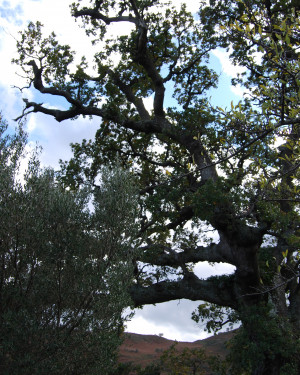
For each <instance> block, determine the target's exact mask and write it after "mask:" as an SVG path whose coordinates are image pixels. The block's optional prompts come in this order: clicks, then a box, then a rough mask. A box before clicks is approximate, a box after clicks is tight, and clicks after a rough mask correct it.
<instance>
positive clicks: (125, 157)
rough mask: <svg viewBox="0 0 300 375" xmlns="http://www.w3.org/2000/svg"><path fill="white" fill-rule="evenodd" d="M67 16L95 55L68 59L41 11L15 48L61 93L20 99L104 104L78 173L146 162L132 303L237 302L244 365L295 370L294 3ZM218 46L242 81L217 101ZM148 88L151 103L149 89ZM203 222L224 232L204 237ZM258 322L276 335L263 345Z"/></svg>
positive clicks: (93, 4) (117, 4) (68, 169)
mask: <svg viewBox="0 0 300 375" xmlns="http://www.w3.org/2000/svg"><path fill="white" fill-rule="evenodd" d="M72 15H73V16H74V17H75V18H76V19H80V20H82V23H83V27H84V28H85V30H86V32H87V34H88V35H89V36H90V37H91V38H92V41H93V43H94V44H95V45H96V46H97V45H98V47H99V49H98V52H97V53H96V55H95V61H94V63H93V67H90V66H89V64H88V61H86V59H85V58H84V57H83V58H82V60H81V63H80V64H79V65H78V66H77V68H74V66H73V65H72V62H73V60H74V53H73V52H72V51H71V49H70V47H69V46H62V45H60V44H59V43H58V42H57V41H56V39H55V35H54V34H52V35H50V36H49V37H48V38H44V37H43V36H42V29H41V25H40V24H39V23H38V24H36V25H33V24H29V27H28V29H27V30H25V31H24V32H23V33H21V39H20V41H19V43H18V50H19V58H18V59H17V60H16V61H15V62H16V63H17V64H19V66H20V67H21V68H22V69H23V71H24V72H23V73H25V74H26V76H27V79H28V84H29V85H33V86H34V88H35V89H36V90H38V91H39V92H40V93H42V94H51V95H54V96H55V97H57V98H63V99H64V100H65V102H64V103H67V104H68V105H67V106H66V107H65V109H53V108H48V107H46V106H44V105H43V104H39V103H36V102H33V101H31V102H30V101H28V100H26V99H24V102H25V108H24V111H23V114H22V115H21V117H23V116H25V115H26V114H29V113H31V112H41V113H44V114H46V115H50V116H53V117H54V118H55V119H56V120H57V121H63V120H66V119H71V118H76V116H79V115H83V116H86V115H88V116H96V117H99V118H100V119H101V124H100V126H99V130H98V132H97V134H96V137H95V140H93V141H84V142H83V143H82V144H81V145H79V144H75V145H73V152H74V157H73V158H72V159H71V160H70V161H69V162H68V163H65V164H63V165H62V179H63V181H64V182H65V183H66V184H68V185H69V186H70V187H71V188H78V187H79V186H80V185H81V184H82V182H83V181H85V180H87V181H90V182H91V183H93V184H96V177H97V175H98V173H99V170H100V169H101V166H102V165H103V164H104V165H105V164H108V165H113V164H114V163H115V162H116V160H117V159H120V160H121V162H122V164H123V166H124V167H126V168H128V169H130V170H131V171H132V173H134V174H135V175H136V176H137V177H138V181H139V187H140V232H141V233H143V234H144V235H146V237H147V244H145V246H143V247H142V248H141V249H140V252H139V256H138V257H137V258H136V261H137V268H136V272H135V274H136V283H135V284H134V285H133V286H132V288H131V294H132V297H133V299H134V301H135V304H136V306H140V305H143V304H151V303H159V302H165V301H170V300H174V299H179V298H187V299H191V300H204V301H206V302H207V303H209V304H213V306H214V308H213V310H212V311H213V315H214V316H220V314H221V312H220V313H219V315H218V313H217V312H216V306H219V307H220V308H225V309H227V310H226V311H229V313H230V309H231V310H234V312H235V313H230V315H231V316H233V317H234V319H236V318H237V315H238V318H239V319H240V320H241V321H242V323H243V330H244V331H243V332H244V334H245V336H244V337H245V340H246V342H248V343H249V346H248V347H247V346H245V345H244V346H242V348H245V349H246V351H247V353H250V351H251V353H252V354H251V356H250V357H251V360H250V361H247V362H245V363H242V362H241V363H240V368H237V370H236V371H237V372H238V371H240V372H239V373H241V371H243V372H244V373H251V374H279V373H289V374H297V373H298V372H299V336H300V314H299V312H300V288H299V250H298V249H299V210H298V203H299V189H298V187H297V184H298V178H299V171H298V166H299V123H300V118H299V99H300V97H299V82H300V81H299V71H300V69H299V43H300V39H299V9H298V8H297V4H296V2H294V1H292V0H288V1H281V0H274V1H266V2H263V1H258V0H235V1H226V0H225V1H217V0H215V1H211V2H210V6H205V4H202V6H201V8H200V10H199V21H196V20H195V18H194V17H193V16H192V15H191V14H189V13H188V12H187V11H186V8H185V6H184V5H183V6H182V7H181V8H180V9H179V10H176V9H175V8H173V7H172V6H171V5H170V4H168V3H165V2H163V1H158V0H123V1H121V0H120V1H106V0H102V1H90V2H85V1H77V2H76V3H74V4H73V5H72ZM120 22H125V23H127V24H129V25H131V31H130V32H129V33H128V35H119V36H118V37H117V38H115V39H114V38H109V39H107V37H106V33H107V31H108V30H109V28H110V27H111V26H116V27H117V25H118V24H119V23H120ZM97 43H98V44H97ZM216 47H226V48H229V47H231V48H232V51H233V52H232V55H231V57H232V59H233V61H234V62H235V63H236V64H239V65H241V66H244V67H245V68H246V69H247V70H246V73H245V74H244V75H243V76H240V77H239V79H238V81H237V82H235V83H238V82H239V83H243V84H244V85H245V86H246V88H247V89H248V90H249V93H248V95H247V97H246V99H245V100H243V101H241V102H239V103H238V104H237V105H235V104H233V103H232V106H231V109H229V110H225V109H223V108H218V107H217V108H213V107H212V105H211V104H210V103H209V100H208V98H207V90H208V89H210V88H212V87H215V86H216V85H217V74H216V73H215V72H214V71H212V70H211V69H210V68H209V67H208V58H209V52H210V51H211V50H213V49H214V48H216ZM92 71H93V72H92ZM149 98H152V99H153V109H152V110H148V109H147V108H146V106H145V101H144V100H143V99H149ZM208 228H209V229H212V230H214V231H215V233H217V235H218V237H219V240H218V241H216V242H210V241H206V242H205V238H204V236H205V233H206V232H207V230H208ZM201 261H209V262H212V263H215V262H226V263H229V264H232V265H234V266H235V267H236V271H235V273H234V274H232V275H224V276H222V277H211V278H209V279H207V280H202V279H200V278H198V277H197V276H196V275H195V273H194V272H193V265H194V264H195V263H197V262H201ZM145 264H148V265H151V266H153V268H150V269H151V271H148V269H149V268H148V269H147V268H145V267H144V265H145ZM228 309H229V310H228ZM200 310H201V309H200ZM200 310H199V311H200ZM254 310H255V313H254V312H253V311H254ZM202 311H205V313H206V311H207V310H206V309H202ZM199 319H201V316H200V317H199ZM255 319H256V320H257V319H259V321H260V322H261V323H262V324H260V325H255V324H254V323H253V322H255ZM217 326H219V325H218V324H217V325H216V327H217ZM271 327H273V328H274V329H272V331H270V329H271ZM275 327H276V329H275ZM271 332H272V334H271ZM262 334H263V335H264V336H265V337H268V335H270V337H271V338H272V339H271V340H267V341H266V342H264V344H262V342H261V341H260V338H261V335H262ZM282 337H286V338H288V340H287V341H286V342H285V344H284V345H282V340H281V339H282ZM270 341H272V343H276V344H274V345H271V344H270ZM255 348H256V349H255ZM255 350H256V353H259V354H260V355H259V356H258V355H255Z"/></svg>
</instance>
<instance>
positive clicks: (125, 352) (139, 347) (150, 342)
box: [119, 331, 234, 367]
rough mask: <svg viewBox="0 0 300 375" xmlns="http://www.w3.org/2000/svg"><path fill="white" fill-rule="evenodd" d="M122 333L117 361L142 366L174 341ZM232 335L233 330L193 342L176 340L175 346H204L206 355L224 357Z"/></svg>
mask: <svg viewBox="0 0 300 375" xmlns="http://www.w3.org/2000/svg"><path fill="white" fill-rule="evenodd" d="M124 335H125V340H124V342H123V344H122V345H121V348H120V352H119V361H120V362H122V363H128V362H132V363H133V364H135V365H141V366H142V367H145V366H147V365H149V364H151V363H153V362H156V361H158V360H159V358H160V356H161V355H162V353H163V351H165V350H167V349H168V348H169V347H170V346H171V345H173V344H174V343H175V342H176V341H173V340H168V339H165V338H164V337H160V336H156V335H139V334H137V333H125V334H124ZM233 335H234V331H231V332H224V333H219V334H218V335H216V336H212V337H209V338H207V339H204V340H198V341H195V342H178V344H177V348H178V349H184V348H204V349H205V350H206V352H207V354H208V355H220V356H221V357H225V355H226V354H227V349H226V345H225V344H226V342H227V341H228V340H230V339H231V338H232V337H233Z"/></svg>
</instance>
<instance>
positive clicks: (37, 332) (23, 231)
mask: <svg viewBox="0 0 300 375" xmlns="http://www.w3.org/2000/svg"><path fill="white" fill-rule="evenodd" d="M6 129H7V124H6V123H5V122H4V120H3V118H2V117H1V127H0V162H1V171H0V239H1V240H0V259H1V278H0V373H1V374H3V375H4V374H13V373H14V374H49V373H51V374H60V375H61V374H73V375H74V374H78V375H79V374H85V375H86V374H99V373H105V374H109V373H112V372H111V371H112V370H113V369H114V368H115V367H116V354H117V353H116V350H117V348H118V346H119V344H120V342H121V333H122V332H123V323H124V319H126V315H125V314H123V313H124V309H125V308H126V307H127V306H129V305H131V304H132V302H131V299H130V296H129V293H128V288H129V285H130V281H131V280H132V278H133V277H132V275H133V264H132V260H131V258H132V256H133V254H134V248H133V246H134V241H136V240H135V238H136V235H135V233H136V225H135V217H136V208H137V206H136V202H137V201H136V193H135V190H134V189H133V188H132V186H133V183H132V181H131V179H130V178H129V177H128V174H127V173H126V172H124V171H122V170H121V169H120V168H119V169H117V168H115V169H114V171H110V172H109V171H105V170H103V173H102V174H101V176H102V184H101V186H100V188H99V189H98V190H97V192H94V193H93V194H92V191H91V189H89V188H88V186H85V187H82V188H81V189H80V190H78V191H77V192H72V191H70V190H64V189H62V187H61V186H60V185H59V184H58V183H57V181H56V179H55V176H54V172H53V171H52V170H50V169H46V170H42V169H41V168H40V167H39V164H38V161H37V159H36V157H35V156H34V157H33V158H32V159H31V160H30V162H29V165H28V169H27V172H26V174H25V176H24V179H25V181H24V182H23V183H22V182H19V181H18V179H19V178H21V177H20V171H19V164H20V162H21V161H22V158H23V157H24V147H25V144H26V134H25V133H24V132H23V130H22V128H20V129H19V131H18V132H17V133H16V134H15V135H7V133H6ZM115 194H118V202H116V200H115ZM91 201H92V202H93V211H91V210H90V209H89V205H90V204H91ZM127 318H128V316H127Z"/></svg>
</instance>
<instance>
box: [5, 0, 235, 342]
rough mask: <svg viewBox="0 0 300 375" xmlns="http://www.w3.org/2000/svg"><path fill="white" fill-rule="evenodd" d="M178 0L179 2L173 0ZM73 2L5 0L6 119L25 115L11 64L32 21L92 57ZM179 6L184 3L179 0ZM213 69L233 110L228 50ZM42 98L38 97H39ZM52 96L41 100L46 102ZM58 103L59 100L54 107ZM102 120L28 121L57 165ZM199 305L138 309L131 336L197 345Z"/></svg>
mask: <svg viewBox="0 0 300 375" xmlns="http://www.w3.org/2000/svg"><path fill="white" fill-rule="evenodd" d="M174 1H176V0H174ZM71 2H72V1H71V0H70V1H69V0H5V1H3V0H0V64H1V65H0V66H1V70H0V71H1V74H0V97H1V103H0V110H1V111H2V112H3V114H4V117H5V118H6V119H7V120H8V121H9V122H10V124H12V125H14V123H13V121H11V120H12V119H13V118H16V117H18V116H19V115H20V114H21V112H22V107H23V102H22V95H21V93H20V91H19V90H17V89H16V88H14V87H12V86H22V85H23V84H22V82H21V79H20V77H19V76H18V75H16V70H17V67H16V66H15V65H12V64H11V59H12V58H13V57H15V56H16V41H15V39H16V38H18V31H19V30H21V29H23V28H25V27H26V25H27V23H28V22H29V21H30V20H31V21H36V20H40V21H41V22H42V23H43V24H44V29H45V33H46V34H49V33H50V32H51V31H53V30H54V31H55V33H56V34H57V36H58V38H59V39H62V42H63V43H66V44H70V45H71V46H72V48H73V49H78V50H79V51H80V54H81V55H83V54H85V55H91V53H92V49H91V48H90V47H89V49H88V50H87V46H89V44H88V41H87V37H86V36H85V34H84V31H83V30H82V29H80V28H79V27H78V25H77V24H76V23H75V22H74V20H73V19H72V18H71V17H70V11H69V4H70V3H71ZM176 3H177V4H178V3H179V2H178V1H176ZM187 3H188V6H189V7H190V9H191V11H193V12H195V11H196V10H197V1H195V0H188V1H187ZM211 66H212V67H213V68H214V69H215V70H216V72H217V73H220V80H219V86H218V89H217V90H211V91H210V92H209V96H211V101H212V103H213V104H214V105H218V106H221V107H230V102H231V101H232V100H233V101H234V102H237V101H238V100H240V99H241V94H242V90H241V89H240V88H234V87H232V86H231V79H232V78H233V77H234V75H235V74H236V72H237V71H238V67H233V66H232V65H231V63H230V61H229V59H228V54H227V53H226V52H225V51H221V50H218V51H215V53H213V54H212V57H211ZM23 97H26V98H28V99H29V100H31V99H36V100H40V97H38V96H37V94H36V93H35V92H34V90H25V91H24V93H23ZM37 98H38V99H37ZM47 100H48V98H43V99H41V101H43V102H44V103H45V102H47ZM50 103H51V105H54V104H55V103H56V102H55V101H52V100H51V101H50V100H49V103H48V104H50ZM98 124H99V119H93V120H92V121H89V120H88V119H82V118H79V119H77V120H76V121H65V122H63V123H57V122H56V121H55V120H54V119H52V118H50V117H47V116H45V115H42V114H33V115H30V116H29V117H28V119H27V124H26V126H27V131H28V133H29V140H30V142H31V144H33V143H35V142H38V143H39V144H40V145H41V146H42V147H43V153H42V155H41V161H42V164H43V165H44V166H48V165H51V166H52V167H54V168H57V167H58V160H59V159H63V160H67V159H68V158H70V157H71V150H70V147H69V144H70V143H71V142H80V141H81V140H82V139H83V138H86V139H90V138H93V137H94V134H95V132H96V130H97V128H98ZM231 271H232V268H230V267H229V266H226V265H217V266H215V267H212V266H209V265H208V264H206V263H202V264H199V265H197V272H198V274H199V275H201V277H202V278H205V277H208V276H210V275H212V274H222V273H223V272H225V273H226V272H228V273H229V272H231ZM197 305H198V303H197V302H191V301H186V300H181V301H173V302H170V303H164V304H160V305H157V306H146V307H144V308H143V309H142V310H138V312H137V313H136V316H135V318H134V319H133V320H132V321H131V322H129V323H128V330H129V331H130V332H137V333H145V334H159V333H163V334H164V337H166V338H170V339H177V340H178V341H195V340H198V339H201V338H203V337H205V336H206V333H204V332H203V328H201V327H197V325H196V323H194V322H193V321H192V320H191V319H190V316H191V313H192V311H193V310H194V309H195V308H196V307H197Z"/></svg>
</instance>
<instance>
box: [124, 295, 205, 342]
mask: <svg viewBox="0 0 300 375" xmlns="http://www.w3.org/2000/svg"><path fill="white" fill-rule="evenodd" d="M200 303H201V302H200V301H197V302H194V301H189V300H185V299H182V300H177V301H171V302H165V303H160V304H157V305H155V306H154V305H147V306H144V307H143V309H142V310H140V309H137V310H136V313H135V316H134V318H133V319H132V321H130V322H128V323H127V328H126V331H127V332H132V333H141V334H148V335H158V334H160V333H163V336H164V337H165V338H167V339H169V340H177V341H196V340H201V339H203V338H205V337H207V336H209V335H208V334H207V332H204V331H203V329H202V328H200V327H199V325H197V324H196V323H195V322H194V321H193V320H192V319H191V314H192V312H193V311H194V310H195V309H196V308H197V306H198V305H199V304H200Z"/></svg>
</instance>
